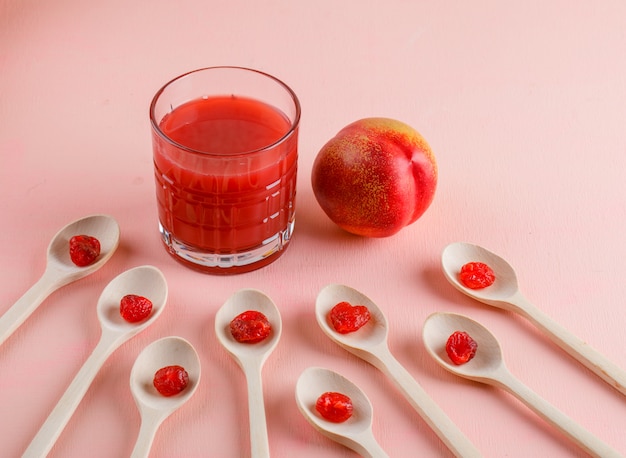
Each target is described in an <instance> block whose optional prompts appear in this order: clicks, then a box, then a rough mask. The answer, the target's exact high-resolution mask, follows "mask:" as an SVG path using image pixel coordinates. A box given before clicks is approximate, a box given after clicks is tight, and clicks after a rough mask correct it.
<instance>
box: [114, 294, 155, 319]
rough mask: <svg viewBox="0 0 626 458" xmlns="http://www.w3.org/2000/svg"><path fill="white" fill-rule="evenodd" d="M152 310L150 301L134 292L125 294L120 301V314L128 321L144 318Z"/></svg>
mask: <svg viewBox="0 0 626 458" xmlns="http://www.w3.org/2000/svg"><path fill="white" fill-rule="evenodd" d="M151 312H152V301H150V299H148V298H145V297H143V296H138V295H136V294H127V295H126V296H124V297H123V298H122V300H121V301H120V315H122V318H124V319H125V320H126V321H128V322H129V323H137V322H139V321H142V320H145V319H146V318H147V317H148V316H149V315H150V313H151Z"/></svg>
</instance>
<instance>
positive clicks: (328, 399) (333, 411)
mask: <svg viewBox="0 0 626 458" xmlns="http://www.w3.org/2000/svg"><path fill="white" fill-rule="evenodd" d="M315 410H317V411H318V413H319V414H320V415H321V416H322V417H323V418H325V419H326V420H328V421H332V422H333V423H343V422H344V421H346V420H347V419H348V418H350V417H351V416H352V410H353V407H352V400H351V399H350V397H348V396H346V395H345V394H342V393H337V392H335V391H327V392H326V393H323V394H322V395H321V396H320V397H319V398H317V402H316V403H315Z"/></svg>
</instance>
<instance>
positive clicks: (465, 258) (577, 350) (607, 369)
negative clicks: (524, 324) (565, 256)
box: [441, 242, 626, 395]
mask: <svg viewBox="0 0 626 458" xmlns="http://www.w3.org/2000/svg"><path fill="white" fill-rule="evenodd" d="M472 261H478V262H484V263H485V264H487V265H488V266H490V267H491V268H492V269H493V271H494V273H495V276H496V280H495V282H494V283H493V285H491V286H489V287H487V288H483V289H470V288H467V287H465V286H464V285H463V284H462V283H461V282H460V281H459V278H458V275H459V271H460V270H461V267H462V266H463V265H464V264H466V263H468V262H472ZM441 266H442V268H443V273H444V275H445V277H446V278H447V279H448V281H449V282H450V283H451V284H452V286H454V287H455V288H456V289H458V290H459V291H461V292H462V293H464V294H466V295H467V296H469V297H471V298H474V299H476V300H478V301H480V302H483V303H485V304H488V305H492V306H494V307H498V308H501V309H504V310H509V311H511V312H515V313H518V314H520V315H522V316H524V317H525V318H526V319H528V320H529V321H530V322H531V323H533V324H534V325H535V326H537V328H539V329H540V330H541V331H542V332H544V333H545V334H546V335H547V336H548V337H549V338H550V339H551V340H552V341H553V342H554V343H555V344H557V345H558V346H559V347H561V348H562V349H563V350H565V351H566V352H567V353H568V354H569V355H570V356H572V357H574V358H575V359H576V360H578V361H579V362H580V363H582V364H583V365H584V366H585V367H587V368H588V369H589V370H591V371H592V372H593V373H594V374H596V375H597V376H598V377H600V378H601V379H602V380H604V381H605V382H607V383H608V384H609V385H611V386H612V387H614V388H615V389H616V390H617V391H619V392H620V393H622V394H624V395H626V372H625V371H624V370H623V369H620V368H619V367H618V366H617V365H615V364H614V363H613V362H611V361H609V360H608V359H607V358H606V357H605V356H604V355H602V354H601V353H599V352H598V351H597V350H595V349H594V348H592V347H591V346H589V345H588V344H587V343H585V342H583V341H582V340H581V339H579V338H578V337H576V336H575V335H573V334H572V333H571V332H569V331H568V330H566V329H565V328H563V327H562V326H561V325H559V324H558V323H556V322H555V321H553V320H552V319H551V318H550V317H549V316H547V315H546V314H545V313H543V312H542V311H541V310H539V309H538V308H537V307H535V306H534V305H533V304H531V303H530V302H529V301H528V300H527V299H526V298H525V297H524V296H523V295H522V293H521V291H520V290H519V287H518V284H517V276H516V275H515V271H514V270H513V267H511V265H510V264H509V263H508V262H506V261H505V260H504V259H502V258H501V257H500V256H498V255H496V254H494V253H492V252H491V251H489V250H486V249H485V248H482V247H480V246H477V245H472V244H469V243H461V242H459V243H453V244H451V245H448V246H447V247H446V248H445V249H444V250H443V253H442V255H441Z"/></svg>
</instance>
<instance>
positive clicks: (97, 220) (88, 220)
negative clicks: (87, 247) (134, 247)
mask: <svg viewBox="0 0 626 458" xmlns="http://www.w3.org/2000/svg"><path fill="white" fill-rule="evenodd" d="M75 235H90V236H92V237H95V238H97V239H98V241H99V242H100V256H98V258H97V259H96V260H95V261H94V262H93V263H92V264H89V265H88V266H85V267H79V266H77V265H76V264H74V263H73V262H72V259H71V258H70V252H69V243H70V239H71V238H72V237H73V236H75ZM119 240H120V228H119V225H118V223H117V221H115V219H113V218H112V217H111V216H108V215H92V216H87V217H85V218H81V219H79V220H77V221H74V222H72V223H70V224H68V225H67V226H65V227H64V228H63V229H61V230H60V231H59V232H58V233H57V234H56V235H55V236H54V237H53V238H52V240H51V242H50V245H49V246H48V255H47V258H48V259H47V262H48V265H50V266H51V267H52V268H54V269H56V270H57V271H59V272H63V277H64V280H65V281H68V282H70V281H74V280H77V279H79V278H83V277H85V276H86V275H89V274H91V273H93V272H95V271H96V270H98V269H99V268H100V267H102V266H103V265H104V264H105V263H106V262H107V261H108V260H109V259H110V257H111V256H112V255H113V253H114V252H115V250H116V249H117V247H118V245H119Z"/></svg>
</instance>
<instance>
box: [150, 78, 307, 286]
mask: <svg viewBox="0 0 626 458" xmlns="http://www.w3.org/2000/svg"><path fill="white" fill-rule="evenodd" d="M150 121H151V124H152V145H153V155H154V173H155V181H156V197H157V206H158V215H159V230H160V232H161V236H162V240H163V243H164V244H165V247H166V248H167V250H168V251H169V253H170V254H171V255H172V256H173V257H174V258H175V259H177V260H178V261H180V262H181V263H183V264H185V265H187V266H189V267H192V268H195V269H197V270H200V271H203V272H207V273H213V274H232V273H242V272H248V271H251V270H255V269H258V268H260V267H263V266H265V265H267V264H269V263H271V262H273V261H274V260H276V259H277V258H278V257H279V256H280V255H281V254H282V253H283V252H284V251H285V249H286V248H287V246H288V244H289V241H290V240H291V237H292V234H293V230H294V221H295V204H296V174H297V162H298V145H297V143H298V126H299V122H300V103H299V101H298V98H297V97H296V94H295V93H294V92H293V91H292V90H291V89H290V88H289V87H288V86H287V85H286V84H285V83H283V82H282V81H280V80H278V79H277V78H275V77H273V76H271V75H268V74H266V73H263V72H260V71H257V70H253V69H247V68H241V67H210V68H203V69H199V70H195V71H192V72H189V73H186V74H183V75H181V76H179V77H177V78H174V79H173V80H171V81H170V82H168V83H167V84H165V86H163V87H162V88H161V89H160V90H159V91H158V92H157V93H156V95H155V96H154V99H153V100H152V104H151V105H150Z"/></svg>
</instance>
